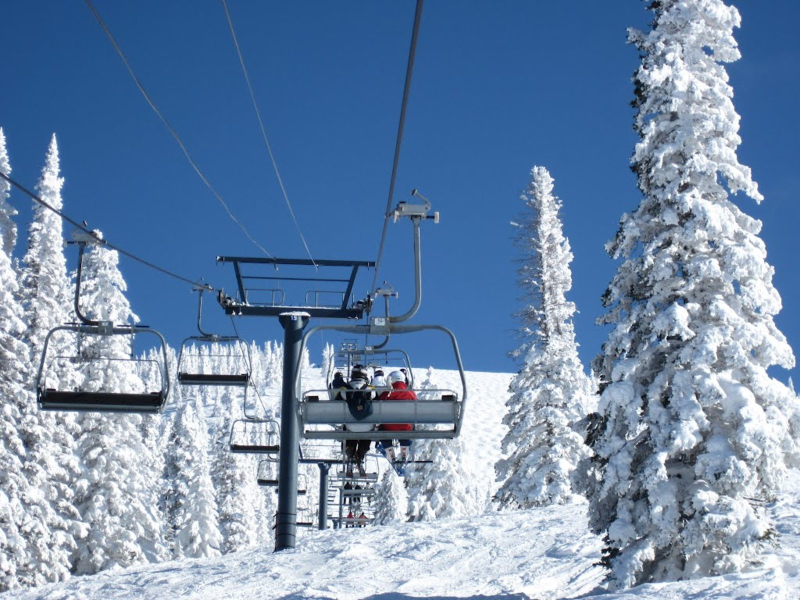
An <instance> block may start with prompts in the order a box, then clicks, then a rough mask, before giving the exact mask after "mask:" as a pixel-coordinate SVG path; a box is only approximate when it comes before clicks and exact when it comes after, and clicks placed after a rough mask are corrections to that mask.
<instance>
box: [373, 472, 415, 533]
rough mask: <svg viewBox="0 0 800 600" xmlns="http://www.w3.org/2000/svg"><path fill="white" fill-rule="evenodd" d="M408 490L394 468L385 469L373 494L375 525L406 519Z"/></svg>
mask: <svg viewBox="0 0 800 600" xmlns="http://www.w3.org/2000/svg"><path fill="white" fill-rule="evenodd" d="M407 512H408V492H407V491H406V488H405V485H404V484H403V480H402V479H400V477H398V476H397V473H395V471H394V469H386V471H385V472H384V474H383V477H382V478H381V482H380V484H379V485H378V487H377V490H376V494H375V517H374V519H373V523H374V524H375V525H389V524H392V523H398V522H401V521H405V520H406V513H407Z"/></svg>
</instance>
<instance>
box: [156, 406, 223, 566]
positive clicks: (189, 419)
mask: <svg viewBox="0 0 800 600" xmlns="http://www.w3.org/2000/svg"><path fill="white" fill-rule="evenodd" d="M178 411H179V413H178V416H177V419H176V421H175V425H174V427H173V428H172V433H171V435H170V438H169V443H168V445H167V449H168V456H167V471H166V475H167V485H168V491H167V494H166V514H167V528H168V532H167V537H168V540H167V541H168V542H169V543H170V544H171V545H172V554H173V556H174V557H175V558H202V557H209V556H219V555H220V553H221V547H222V534H221V533H220V530H219V525H218V521H219V513H218V511H217V502H216V499H215V497H214V486H213V483H212V481H211V471H210V467H209V462H208V443H209V442H208V431H207V426H206V422H205V416H204V414H203V407H202V405H200V404H199V403H198V402H197V401H196V400H188V401H186V402H184V403H182V404H181V406H180V407H178Z"/></svg>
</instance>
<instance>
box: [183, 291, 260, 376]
mask: <svg viewBox="0 0 800 600" xmlns="http://www.w3.org/2000/svg"><path fill="white" fill-rule="evenodd" d="M194 291H196V292H198V293H199V296H198V306H197V330H198V332H199V335H193V336H189V337H187V338H186V339H185V340H183V342H182V343H181V349H180V352H179V354H178V382H179V383H180V384H181V385H184V386H190V385H202V386H233V387H242V388H245V390H246V389H247V386H248V384H249V383H250V380H251V373H252V360H251V356H250V346H249V344H247V342H245V341H244V340H243V339H242V338H240V337H239V336H238V335H216V334H212V333H208V332H206V331H203V328H202V324H201V319H202V316H203V292H204V291H206V288H202V287H196V288H194Z"/></svg>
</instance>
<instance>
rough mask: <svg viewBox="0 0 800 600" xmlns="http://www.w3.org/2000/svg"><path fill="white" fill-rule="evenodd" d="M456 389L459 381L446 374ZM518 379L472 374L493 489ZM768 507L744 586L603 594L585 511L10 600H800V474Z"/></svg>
mask: <svg viewBox="0 0 800 600" xmlns="http://www.w3.org/2000/svg"><path fill="white" fill-rule="evenodd" d="M436 375H437V377H438V378H439V379H440V380H441V381H442V382H443V383H444V384H449V385H452V384H455V383H456V382H457V381H456V374H455V373H454V372H452V371H437V372H436ZM511 377H512V376H511V375H510V374H502V373H468V376H467V383H468V386H469V390H470V403H469V406H468V413H467V416H466V418H465V424H464V431H463V437H464V441H465V442H466V446H467V449H468V451H469V455H468V456H469V458H468V460H471V461H473V470H474V471H475V473H476V476H477V478H478V480H479V482H480V483H481V485H483V486H485V488H486V489H490V490H495V489H496V486H497V484H496V483H495V482H494V463H495V461H496V460H497V458H498V456H499V447H500V440H501V439H502V436H503V434H504V432H503V427H502V425H501V424H500V419H501V418H502V410H503V407H504V403H505V401H506V399H507V398H508V391H507V390H508V384H509V382H510V380H511ZM788 484H789V485H788V486H787V490H786V491H785V493H783V494H782V495H780V496H779V499H778V500H777V501H776V502H774V503H772V504H769V505H765V506H764V510H766V511H767V512H768V513H769V514H770V515H771V517H772V520H773V523H774V525H775V527H776V530H777V533H778V536H777V543H778V545H776V546H775V548H774V549H773V550H771V551H769V552H768V553H767V554H766V555H765V556H763V560H762V563H761V564H760V565H759V567H758V568H755V569H751V570H748V571H745V572H743V573H739V574H735V575H727V576H721V577H708V578H703V579H697V580H692V581H683V582H674V583H662V584H652V585H641V586H638V587H635V588H632V589H630V590H625V591H621V592H615V593H604V591H603V589H602V587H601V586H602V581H603V575H604V573H603V570H602V568H601V567H599V566H597V564H596V563H597V562H598V561H599V559H600V550H601V547H602V541H601V540H600V539H599V538H598V537H596V536H594V535H592V534H591V533H590V532H589V528H588V525H587V503H585V502H583V501H579V502H576V503H573V504H567V505H560V506H553V507H544V508H532V509H528V510H520V511H507V512H494V511H491V510H489V511H487V512H486V513H484V514H481V515H478V516H473V517H466V518H458V519H452V520H445V519H440V520H436V521H427V522H414V523H400V524H392V525H387V526H380V527H379V526H374V527H366V528H363V529H344V530H328V531H316V530H304V531H303V532H302V535H301V536H300V537H299V538H298V543H297V547H296V548H295V549H294V550H285V551H283V552H280V553H274V552H273V551H272V541H271V540H267V541H265V542H264V544H263V545H262V546H260V547H258V548H256V549H253V550H246V551H239V552H234V553H230V554H227V555H225V556H222V557H219V558H208V559H198V560H182V561H173V562H167V563H160V564H155V565H148V566H141V567H134V568H130V569H127V570H119V571H114V572H103V573H100V574H97V575H93V576H83V577H73V578H72V579H71V580H69V581H67V582H66V583H62V584H53V585H49V586H44V587H41V588H37V589H33V590H29V591H27V592H21V591H19V592H9V593H6V594H5V595H4V596H3V598H4V600H11V599H26V600H32V599H47V600H67V599H69V600H82V599H96V598H102V599H103V600H113V599H117V598H140V599H150V598H153V599H156V598H158V599H164V598H170V599H173V598H175V599H193V600H206V599H207V600H211V599H215V600H216V599H219V598H225V599H226V600H236V599H239V598H241V599H252V598H259V599H264V600H268V599H279V598H280V599H288V598H292V599H294V600H299V599H304V598H309V599H311V598H341V599H352V598H373V599H381V600H400V599H402V598H439V599H445V598H504V599H532V598H536V599H559V598H575V597H580V596H586V595H590V596H592V597H597V598H601V599H603V600H610V599H623V598H624V599H629V598H637V599H645V600H650V599H652V600H656V599H658V600H689V599H699V598H703V599H726V600H728V599H733V600H737V599H741V600H744V599H754V598H763V599H769V600H772V599H784V598H785V599H787V600H790V599H793V598H798V597H800V473H798V472H796V471H791V472H790V479H789V482H788Z"/></svg>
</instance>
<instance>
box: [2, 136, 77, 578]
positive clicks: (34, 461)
mask: <svg viewBox="0 0 800 600" xmlns="http://www.w3.org/2000/svg"><path fill="white" fill-rule="evenodd" d="M62 185H63V179H62V178H61V177H60V176H59V160H58V146H57V143H56V139H55V136H53V137H52V138H51V140H50V146H49V148H48V152H47V157H46V159H45V166H44V168H43V169H42V175H41V178H40V180H39V182H38V184H37V186H36V190H37V192H38V193H39V195H40V196H41V197H42V198H43V199H44V200H45V201H46V202H48V203H50V204H51V205H53V206H54V207H55V206H58V207H59V208H60V207H61V205H62V201H61V187H62ZM45 212H46V213H47V214H45ZM14 237H16V235H15V236H14ZM62 248H63V243H62V239H61V220H60V219H59V218H58V216H57V215H55V214H54V213H52V212H51V211H49V210H46V209H44V208H43V207H42V206H41V205H39V204H38V203H36V204H35V205H34V212H33V220H32V222H31V225H30V230H29V236H28V248H27V252H26V260H30V261H31V262H30V264H25V266H24V268H23V269H22V272H21V279H22V285H21V286H20V288H19V290H18V291H17V293H16V294H15V295H16V296H17V298H19V299H20V301H21V302H22V303H23V304H24V306H26V308H27V310H26V311H25V314H24V318H26V319H28V321H27V323H26V328H25V331H24V333H23V339H25V340H26V341H27V342H28V347H26V348H25V350H26V354H25V356H22V355H20V356H19V357H18V359H19V360H20V362H21V363H25V364H26V365H27V368H24V369H20V371H19V373H20V375H22V376H24V377H25V378H26V391H27V392H28V393H27V396H26V399H25V402H24V404H22V405H20V412H21V414H22V417H23V418H22V420H21V421H20V422H19V425H20V434H21V436H22V439H23V443H24V445H25V448H26V451H27V452H26V459H25V463H24V472H25V478H26V479H27V482H28V484H29V486H30V489H31V491H30V492H29V493H28V494H27V495H26V498H27V503H28V506H27V523H28V525H27V531H26V532H25V534H26V535H25V537H26V539H27V540H28V542H29V548H30V562H29V564H28V565H27V567H26V570H27V574H26V575H25V576H24V578H25V581H26V584H28V585H40V584H43V583H47V582H53V581H62V580H64V579H67V578H68V577H69V575H70V568H71V555H72V552H73V550H74V548H75V540H74V537H73V531H74V528H75V522H76V520H77V519H78V518H79V514H78V511H77V509H76V508H75V505H74V491H73V489H74V481H75V478H76V476H77V474H78V471H79V467H78V461H77V460H76V458H75V455H74V445H75V440H74V434H75V419H74V418H73V417H57V416H55V415H54V414H52V413H38V412H36V410H35V406H36V405H35V399H34V397H33V393H32V390H33V379H34V365H37V366H38V364H39V355H40V353H41V342H42V341H43V339H44V336H45V335H46V334H47V331H48V330H49V328H50V327H52V326H54V325H55V324H61V323H63V322H65V321H66V320H67V318H66V314H67V306H69V293H68V287H69V280H68V278H67V276H66V262H65V260H64V256H63V250H62ZM59 259H60V261H59ZM59 265H60V269H61V270H60V271H59ZM57 299H61V301H62V303H58V302H56V301H55V300H57ZM64 303H66V304H64ZM37 314H41V315H42V316H43V318H42V319H39V320H38V321H37V318H36V315H37ZM37 328H38V331H37ZM74 376H75V375H74V371H73V370H72V369H68V370H67V372H65V373H64V375H63V377H64V381H74Z"/></svg>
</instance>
